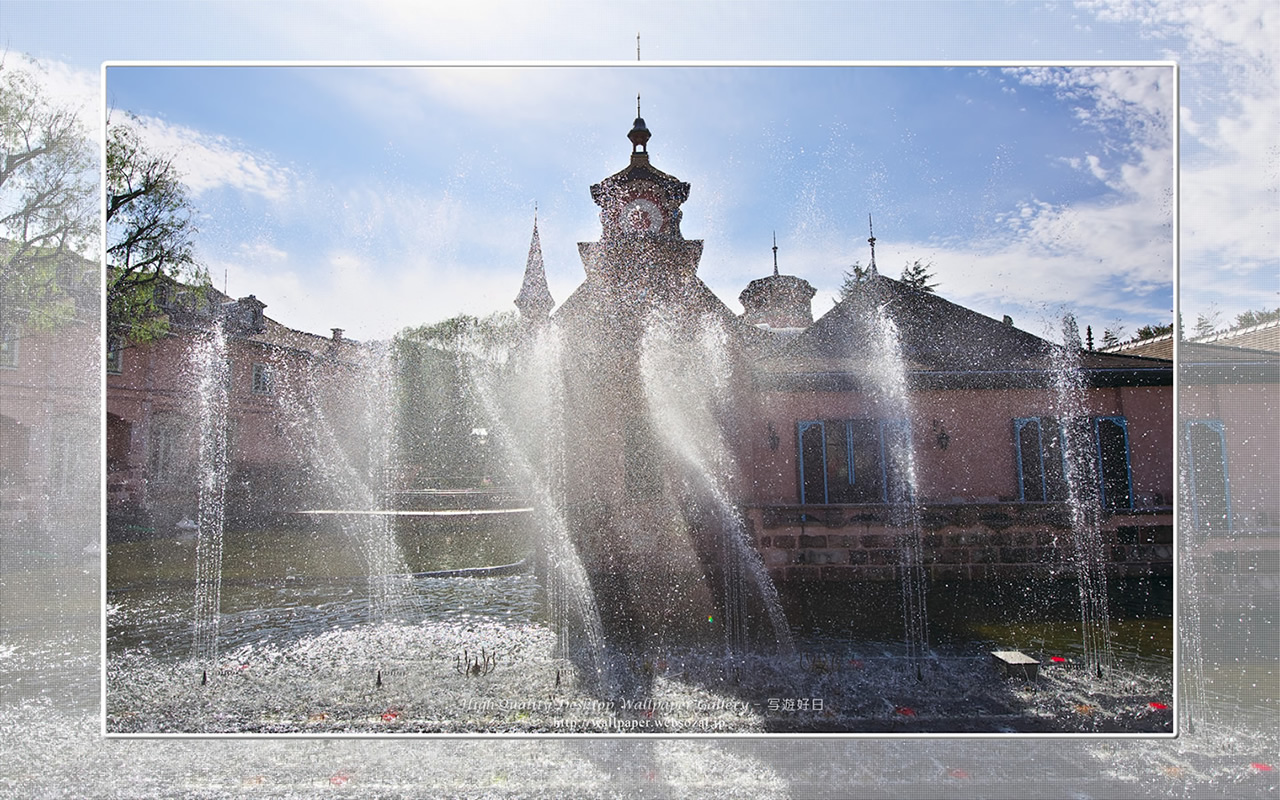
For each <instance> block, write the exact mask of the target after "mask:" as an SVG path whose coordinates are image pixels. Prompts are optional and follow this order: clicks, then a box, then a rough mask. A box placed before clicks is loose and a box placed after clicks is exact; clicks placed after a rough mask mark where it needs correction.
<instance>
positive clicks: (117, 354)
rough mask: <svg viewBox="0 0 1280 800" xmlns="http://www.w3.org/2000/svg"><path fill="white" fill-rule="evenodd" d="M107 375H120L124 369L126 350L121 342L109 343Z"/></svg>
mask: <svg viewBox="0 0 1280 800" xmlns="http://www.w3.org/2000/svg"><path fill="white" fill-rule="evenodd" d="M106 367H107V374H109V375H119V374H120V372H121V370H122V369H123V367H124V350H122V349H121V348H120V343H119V342H107V358H106Z"/></svg>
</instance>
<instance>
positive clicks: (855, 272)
mask: <svg viewBox="0 0 1280 800" xmlns="http://www.w3.org/2000/svg"><path fill="white" fill-rule="evenodd" d="M871 275H872V272H871V267H864V266H862V262H860V261H855V262H853V265H852V266H850V267H849V268H848V269H847V270H845V271H844V282H843V283H841V284H840V300H848V299H849V298H850V297H853V296H854V295H855V294H857V293H858V292H859V291H861V290H862V287H863V286H864V285H865V284H866V283H867V281H868V280H870V279H871Z"/></svg>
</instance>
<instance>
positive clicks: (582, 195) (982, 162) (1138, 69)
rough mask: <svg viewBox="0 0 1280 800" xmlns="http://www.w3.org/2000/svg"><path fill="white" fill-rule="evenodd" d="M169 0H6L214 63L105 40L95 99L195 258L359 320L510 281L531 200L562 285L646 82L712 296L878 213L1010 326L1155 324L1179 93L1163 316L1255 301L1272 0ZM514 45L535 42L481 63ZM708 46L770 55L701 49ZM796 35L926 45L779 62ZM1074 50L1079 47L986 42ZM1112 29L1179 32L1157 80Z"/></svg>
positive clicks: (1266, 301) (660, 162)
mask: <svg viewBox="0 0 1280 800" xmlns="http://www.w3.org/2000/svg"><path fill="white" fill-rule="evenodd" d="M105 5H107V6H112V5H113V4H110V3H108V4H105ZM176 5H177V10H175V9H174V8H173V6H172V5H166V4H161V5H152V4H148V3H131V4H124V5H119V4H115V8H116V10H117V11H118V10H120V9H127V10H129V11H130V14H129V17H130V20H124V19H122V18H121V16H120V15H119V14H118V13H117V14H112V13H109V11H107V12H104V11H103V10H102V9H100V8H99V7H98V6H80V5H78V4H70V3H62V4H60V3H55V4H47V5H41V4H25V3H11V4H6V7H5V10H4V12H3V14H4V16H3V17H0V24H3V26H4V27H5V28H6V45H7V47H8V48H9V50H10V51H11V52H12V51H16V52H20V53H28V54H30V55H31V56H33V57H35V58H36V59H38V60H39V62H40V64H41V65H42V67H43V68H44V70H45V71H46V73H47V74H48V75H49V80H50V82H51V84H55V85H58V86H60V87H63V88H64V90H65V91H67V92H68V93H69V96H71V95H73V94H74V90H75V87H77V86H78V87H80V88H81V90H84V88H85V86H86V85H89V86H92V84H94V83H95V82H96V78H97V75H96V74H95V72H96V68H97V66H98V64H100V63H101V61H103V60H135V59H145V60H153V59H154V60H157V61H166V60H167V61H172V60H174V59H182V60H209V61H213V62H218V64H219V65H218V66H211V67H190V66H156V65H146V66H120V67H113V68H110V69H109V70H108V71H107V77H106V85H107V96H106V104H107V105H108V106H110V107H111V108H113V109H115V110H116V111H124V110H127V111H130V112H133V113H135V114H138V115H139V116H140V117H141V118H142V119H143V120H144V122H145V124H146V127H147V131H148V136H149V138H150V140H151V141H152V142H153V144H154V146H155V147H156V148H157V149H160V150H163V151H165V152H169V153H172V154H174V156H175V158H176V159H177V161H178V163H179V165H180V166H181V167H182V168H183V170H184V172H185V173H186V174H187V178H188V183H189V185H190V187H191V189H192V196H193V199H194V200H195V203H196V205H197V206H198V207H199V209H200V212H201V228H202V233H201V237H200V241H199V245H200V256H201V258H202V260H203V261H204V263H205V264H206V265H207V267H208V268H209V270H210V272H211V274H212V276H213V278H214V281H215V283H216V284H218V285H220V286H221V285H222V283H223V280H224V277H225V280H226V282H227V285H228V288H229V289H230V291H231V292H232V293H233V294H237V295H241V294H247V293H250V292H252V293H254V294H256V295H258V296H259V297H260V298H261V299H263V300H264V301H265V302H267V303H268V314H270V315H271V316H273V317H274V318H276V319H278V320H280V321H282V322H284V323H285V324H287V325H290V326H292V327H296V328H301V329H304V330H311V331H316V332H321V333H324V332H327V330H328V329H329V328H330V327H342V328H345V329H346V330H347V331H348V334H349V335H351V336H353V337H356V338H366V339H367V338H377V337H383V336H387V335H390V334H391V333H393V332H394V331H395V330H396V329H398V328H399V327H401V326H404V325H416V324H422V323H424V322H431V321H435V320H438V319H441V318H443V317H447V316H450V315H452V314H454V313H458V312H462V311H465V312H469V313H487V312H489V311H495V310H502V309H507V308H511V300H512V299H513V298H514V296H515V293H516V291H518V288H519V281H520V273H521V270H522V268H523V265H524V260H525V255H526V252H527V249H528V245H529V236H530V232H531V227H532V222H533V207H534V203H535V202H536V203H537V206H538V219H539V229H540V233H541V238H542V245H543V250H544V255H545V258H546V264H547V269H548V277H549V280H550V283H551V290H552V294H553V295H554V296H555V297H556V299H557V300H563V299H564V298H565V297H566V296H567V295H568V293H569V292H570V291H572V289H573V288H574V287H575V286H576V285H577V284H578V283H579V282H580V281H581V278H582V267H581V263H580V261H579V259H578V256H577V252H576V250H577V247H576V243H577V242H579V241H586V240H592V239H595V238H597V237H598V234H599V223H598V220H597V217H596V211H597V209H596V207H595V206H594V204H593V203H592V202H591V200H590V196H589V193H588V187H589V186H590V184H592V183H594V182H596V181H598V180H600V179H601V178H603V177H605V176H606V175H608V174H611V173H612V172H615V171H617V170H618V169H620V168H622V167H623V166H625V164H626V159H627V154H628V153H629V151H630V145H629V143H628V142H627V141H626V139H625V134H626V131H627V130H628V128H629V127H630V124H631V120H632V118H633V117H634V115H635V95H636V93H637V92H639V93H640V94H641V96H642V109H643V114H644V117H645V119H646V120H647V122H648V123H649V126H650V128H651V129H652V130H653V132H654V138H653V140H652V141H651V143H650V152H651V153H652V157H653V162H654V164H655V166H657V167H658V168H660V169H662V170H664V171H667V172H669V173H672V174H675V175H676V176H678V177H680V178H681V179H683V180H686V181H689V182H690V183H691V184H692V192H691V195H690V198H689V200H688V202H687V203H686V204H685V206H684V212H685V217H684V222H683V231H684V234H685V236H686V237H687V238H698V239H703V240H705V242H706V247H705V250H704V256H703V260H702V266H701V269H700V275H701V276H702V277H703V279H704V280H705V281H706V282H707V283H708V284H709V285H710V286H711V287H712V289H713V290H715V291H716V292H717V293H718V294H719V295H720V296H721V297H722V298H723V299H724V300H725V301H726V302H727V303H728V304H729V305H730V307H731V308H734V309H735V310H737V309H738V305H737V295H738V293H739V292H740V291H741V290H742V288H743V287H745V285H746V283H747V282H748V281H749V280H751V279H753V278H756V277H760V276H762V275H764V274H766V273H767V272H769V271H770V270H771V268H772V263H771V258H772V256H771V253H770V250H769V247H770V244H771V239H770V237H771V235H772V234H773V232H774V231H776V232H777V237H778V246H779V264H780V267H781V269H782V271H783V272H787V273H792V274H797V275H800V276H801V277H804V278H806V279H807V280H809V281H810V282H811V283H813V284H814V285H815V287H817V288H818V290H819V295H818V298H817V299H816V300H815V312H817V313H822V312H823V311H825V310H826V309H827V308H829V307H830V305H831V302H832V301H831V297H832V295H833V294H834V291H835V289H836V287H837V286H838V284H839V281H840V277H841V272H842V270H843V269H846V268H847V267H848V266H849V264H851V263H852V262H853V261H855V260H861V261H863V262H864V263H865V261H866V257H867V245H866V238H867V230H866V227H867V226H866V221H867V214H868V213H870V214H873V215H874V217H875V225H876V236H877V252H876V255H877V262H878V265H879V267H880V269H881V271H882V272H884V273H887V274H890V275H895V276H896V275H897V274H898V272H900V270H901V268H902V266H903V264H904V263H905V262H906V261H907V260H908V259H915V258H923V259H927V260H931V261H932V262H933V263H934V272H935V275H936V280H937V281H938V283H939V287H938V291H939V293H940V294H942V295H943V296H945V297H947V298H949V299H952V300H954V301H956V302H960V303H962V304H964V305H966V306H969V307H972V308H974V309H976V310H978V311H981V312H983V313H986V314H989V315H991V316H994V317H996V318H999V317H1000V316H1001V315H1003V314H1010V315H1012V316H1013V317H1014V319H1015V321H1016V323H1017V324H1018V325H1019V326H1020V327H1023V328H1025V329H1027V330H1031V331H1033V332H1036V333H1044V332H1047V331H1049V330H1052V329H1054V328H1056V325H1054V324H1053V323H1052V322H1051V319H1052V318H1053V317H1055V316H1057V314H1059V313H1060V312H1061V311H1062V310H1063V309H1071V310H1074V311H1075V312H1076V313H1077V314H1078V316H1079V317H1080V319H1081V322H1082V324H1090V325H1092V326H1093V328H1094V330H1095V332H1096V333H1098V334H1099V335H1100V332H1101V330H1102V328H1104V327H1111V326H1114V325H1116V324H1117V323H1119V324H1121V325H1123V326H1124V327H1125V328H1126V330H1127V331H1129V332H1132V331H1134V330H1135V329H1136V328H1137V327H1139V326H1141V325H1143V324H1146V323H1149V322H1164V321H1167V320H1168V319H1170V316H1171V309H1172V308H1173V306H1174V300H1173V292H1172V282H1173V275H1174V254H1175V248H1174V236H1173V222H1174V205H1173V203H1172V199H1171V198H1172V191H1173V187H1174V183H1175V175H1176V174H1177V173H1176V172H1175V163H1174V154H1175V150H1174V120H1175V119H1178V120H1179V121H1180V123H1181V154H1182V161H1181V164H1180V165H1179V166H1180V169H1181V187H1180V190H1181V201H1182V204H1181V223H1182V242H1181V259H1182V267H1183V269H1182V273H1181V280H1182V284H1181V285H1182V293H1183V294H1182V305H1183V316H1184V319H1186V320H1187V322H1188V323H1189V324H1190V323H1192V322H1194V320H1195V317H1196V315H1197V314H1199V313H1203V312H1205V311H1210V312H1211V311H1213V310H1217V311H1218V312H1219V313H1220V314H1221V317H1222V321H1223V322H1227V321H1229V320H1230V318H1232V317H1234V315H1235V314H1236V313H1238V312H1239V311H1242V310H1244V309H1245V308H1259V307H1264V306H1265V307H1274V306H1275V305H1277V304H1280V298H1278V297H1277V289H1280V278H1278V277H1277V276H1278V275H1280V269H1277V267H1280V260H1278V258H1277V256H1276V248H1275V246H1274V245H1275V242H1276V240H1277V237H1278V236H1280V233H1278V232H1277V222H1276V220H1277V216H1278V215H1277V213H1276V212H1277V199H1276V198H1277V193H1276V189H1277V187H1276V183H1277V178H1276V170H1275V153H1274V150H1268V145H1267V144H1266V142H1268V141H1271V140H1272V138H1273V137H1270V136H1269V135H1268V134H1269V133H1272V134H1273V133H1274V132H1275V123H1276V121H1277V116H1278V114H1277V112H1276V110H1275V108H1274V102H1273V101H1274V96H1275V90H1276V88H1277V78H1276V65H1275V63H1274V52H1273V51H1274V47H1273V46H1269V45H1267V42H1268V41H1273V40H1274V34H1275V25H1276V22H1277V20H1276V14H1275V8H1274V6H1272V5H1266V4H1263V5H1257V6H1249V5H1247V4H1241V5H1234V6H1230V7H1218V6H1208V7H1199V6H1194V5H1180V4H1168V5H1166V4H1163V3H1129V4H1124V5H1105V4H1104V5H1094V4H1077V5H1072V4H1058V3H1051V4H1040V3H991V4H988V3H946V4H936V3H913V4H905V5H888V6H886V5H883V4H878V3H845V4H820V3H812V4H801V5H798V6H797V5H795V4H788V5H785V6H783V5H778V4H767V3H732V4H719V3H705V4H696V5H674V6H673V5H670V4H664V3H658V2H654V3H646V4H621V5H613V6H609V7H607V9H606V8H601V7H599V6H597V5H593V4H585V5H584V4H556V5H540V4H532V5H514V4H513V5H507V4H478V5H476V6H475V7H468V9H466V10H457V11H453V12H448V14H447V15H445V16H441V14H440V12H438V11H437V12H434V14H430V13H428V12H423V11H421V10H420V9H418V8H417V7H416V6H415V5H412V4H400V3H377V4H373V5H371V6H363V7H361V8H360V9H359V10H357V9H355V8H354V7H352V6H350V5H349V4H307V5H305V6H299V5H296V4H287V3H267V4H255V5H248V4H228V5H222V4H218V3H198V4H176ZM300 9H305V10H306V13H305V14H303V15H300V14H299V10H300ZM637 30H638V31H640V32H641V34H642V37H643V38H642V51H643V55H644V58H645V61H642V62H641V63H640V64H639V65H636V64H635V63H634V58H635V34H636V31H637ZM1268 34H1270V36H1269V35H1268ZM231 59H249V60H254V61H259V60H263V59H267V60H271V61H273V62H275V61H279V60H287V61H292V60H299V59H301V60H307V61H309V62H317V61H323V62H332V61H334V60H340V59H341V60H351V59H357V60H362V61H364V60H368V61H372V62H383V61H385V60H387V59H397V60H408V61H412V62H422V61H423V60H443V59H450V60H454V59H456V60H461V61H465V62H466V64H465V65H464V66H459V67H456V68H446V67H441V66H431V67H408V66H396V67H372V66H370V67H361V68H347V67H337V66H306V67H301V66H294V67H284V66H254V67H228V66H223V65H221V64H222V62H225V61H227V60H231ZM511 59H520V60H522V61H525V60H527V62H526V63H527V64H533V63H535V62H536V63H537V64H538V65H537V66H532V65H526V66H522V67H519V68H513V67H495V66H491V67H479V66H476V65H475V64H476V62H484V63H494V62H496V61H509V60H511ZM552 59H554V60H555V61H556V62H566V61H568V62H575V65H573V66H555V67H551V66H546V63H547V62H548V61H549V60H552ZM601 59H603V60H604V61H603V62H602V61H600V60H601ZM650 59H652V61H651V60H650ZM658 59H666V60H667V61H663V62H658V61H657V60H658ZM712 59H714V60H717V61H718V62H720V63H721V64H723V63H724V62H725V61H727V60H749V61H750V62H751V63H759V62H768V64H769V66H751V67H745V66H723V65H721V66H709V65H706V64H698V65H696V66H695V65H693V62H706V61H709V60H712ZM801 59H804V60H810V59H814V60H839V61H841V62H847V61H849V60H852V59H876V60H879V61H893V62H901V61H903V60H908V59H909V60H911V61H912V62H925V63H928V64H929V65H928V66H913V67H901V66H894V67H890V66H820V67H815V66H795V65H792V66H785V67H784V66H777V65H776V64H775V62H779V61H796V60H801ZM941 59H946V60H948V62H954V61H955V60H965V61H970V62H974V63H969V64H965V65H954V66H950V67H943V66H938V65H936V64H937V63H938V61H939V60H941ZM585 60H592V65H591V66H586V65H583V64H582V63H580V62H582V61H585ZM1066 60H1070V61H1073V62H1078V61H1081V60H1088V61H1089V62H1091V64H1092V66H1088V67H1084V66H1073V67H1071V68H1066V69H1060V68H1039V69H1020V68H1017V67H1014V66H1011V65H1013V64H1022V63H1028V62H1031V61H1034V62H1035V63H1038V64H1045V63H1052V62H1061V61H1066ZM1137 60H1177V61H1178V62H1179V69H1180V76H1179V77H1180V82H1181V93H1180V94H1175V83H1174V80H1173V73H1174V70H1173V69H1172V68H1170V67H1168V66H1138V65H1135V64H1132V63H1125V64H1122V63H1120V62H1122V61H1125V62H1132V61H1137ZM604 62H612V63H609V64H606V63H604ZM670 62H679V65H677V66H673V65H671V63H670ZM92 90H93V91H94V93H96V86H93V87H92ZM1268 98H1270V100H1268ZM1175 115H1176V117H1175ZM1268 159H1269V160H1268ZM1268 164H1269V165H1270V168H1269V170H1270V171H1268Z"/></svg>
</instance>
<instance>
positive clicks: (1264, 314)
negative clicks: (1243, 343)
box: [1235, 308, 1280, 328]
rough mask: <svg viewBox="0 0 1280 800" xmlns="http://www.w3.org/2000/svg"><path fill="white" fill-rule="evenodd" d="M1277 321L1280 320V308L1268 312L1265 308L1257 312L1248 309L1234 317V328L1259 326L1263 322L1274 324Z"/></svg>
mask: <svg viewBox="0 0 1280 800" xmlns="http://www.w3.org/2000/svg"><path fill="white" fill-rule="evenodd" d="M1278 319H1280V308H1274V309H1272V310H1270V311H1268V310H1266V309H1265V308H1264V309H1260V310H1258V311H1254V310H1253V309H1250V310H1248V311H1244V312H1242V313H1241V314H1239V315H1237V316H1236V324H1235V327H1237V328H1250V327H1253V326H1254V325H1261V324H1262V323H1264V322H1274V321H1275V320H1278Z"/></svg>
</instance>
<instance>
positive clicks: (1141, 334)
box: [1134, 322, 1173, 339]
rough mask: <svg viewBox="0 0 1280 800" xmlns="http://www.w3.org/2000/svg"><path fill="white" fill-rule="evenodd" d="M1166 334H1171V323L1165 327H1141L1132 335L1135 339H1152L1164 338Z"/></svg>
mask: <svg viewBox="0 0 1280 800" xmlns="http://www.w3.org/2000/svg"><path fill="white" fill-rule="evenodd" d="M1166 333H1173V323H1172V322H1170V323H1167V324H1165V325H1143V326H1142V327H1141V328H1138V332H1137V333H1136V334H1134V338H1135V339H1154V338H1155V337H1157V336H1164V335H1165V334H1166Z"/></svg>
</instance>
